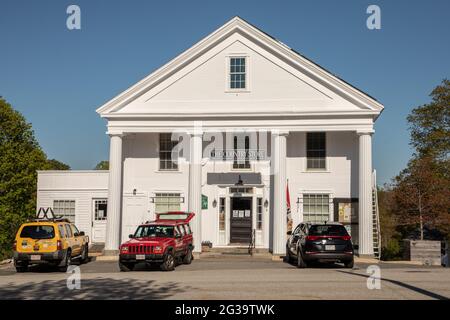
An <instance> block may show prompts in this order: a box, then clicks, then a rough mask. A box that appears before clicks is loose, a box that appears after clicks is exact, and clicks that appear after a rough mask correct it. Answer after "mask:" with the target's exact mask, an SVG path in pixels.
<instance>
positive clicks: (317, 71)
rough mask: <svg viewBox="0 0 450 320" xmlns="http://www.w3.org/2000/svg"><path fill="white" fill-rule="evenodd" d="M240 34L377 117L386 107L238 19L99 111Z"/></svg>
mask: <svg viewBox="0 0 450 320" xmlns="http://www.w3.org/2000/svg"><path fill="white" fill-rule="evenodd" d="M236 32H238V33H241V34H244V35H245V36H247V37H249V38H251V39H254V40H256V41H257V42H258V43H260V44H262V45H264V46H265V47H266V48H267V49H269V50H271V51H272V52H274V53H276V54H277V55H278V56H279V57H280V58H282V59H283V60H285V61H287V62H289V63H291V64H292V65H294V66H295V67H296V68H297V69H299V70H300V71H302V72H303V73H305V74H306V75H308V76H309V77H311V78H313V79H314V80H315V81H317V82H319V83H320V84H322V85H324V86H326V87H329V88H333V90H335V91H337V92H339V93H340V94H342V95H343V96H345V97H346V98H347V99H348V100H350V101H352V102H353V103H355V104H356V105H359V106H361V107H362V108H363V109H366V110H369V111H372V112H373V113H375V114H377V115H378V114H379V113H381V112H382V110H383V109H384V107H383V105H382V104H380V103H379V102H378V101H377V100H376V99H374V98H373V97H371V96H370V95H368V94H367V93H365V92H363V91H361V90H360V89H358V88H356V87H354V86H352V85H351V84H349V83H347V82H346V81H344V80H342V79H341V78H339V77H337V76H336V75H334V74H332V73H331V72H329V71H328V70H326V69H325V68H323V67H321V66H320V65H318V64H316V63H314V62H313V61H311V60H310V59H308V58H306V57H305V56H303V55H301V54H300V53H298V52H297V51H295V50H293V49H291V48H290V47H288V46H287V45H285V44H284V43H282V42H281V41H279V40H277V39H276V38H274V37H272V36H270V35H268V34H267V33H265V32H264V31H262V30H260V29H259V28H257V27H255V26H253V25H251V24H250V23H248V22H247V21H245V20H243V19H242V18H240V17H238V16H236V17H234V18H232V19H231V20H230V21H228V22H227V23H225V24H224V25H223V26H222V27H220V28H218V29H217V30H215V31H214V32H212V33H211V34H209V35H208V36H206V37H205V38H203V39H202V40H200V41H199V42H197V43H196V44H195V45H193V46H192V47H191V48H189V49H188V50H186V51H184V52H183V53H181V54H180V55H178V56H177V57H175V58H174V59H172V60H171V61H169V62H168V63H166V64H165V65H163V66H162V67H160V68H159V69H157V70H155V71H154V72H152V73H151V74H150V75H148V76H147V77H145V78H144V79H142V80H141V81H139V82H137V83H136V84H135V85H133V86H131V87H130V88H128V89H127V90H125V91H124V92H122V93H120V94H119V95H117V96H116V97H114V98H113V99H111V100H109V101H108V102H106V103H105V104H104V105H102V106H101V107H99V108H98V109H97V110H96V112H97V113H99V114H100V115H101V116H102V117H106V118H107V117H109V116H111V115H113V114H114V112H115V111H117V110H119V109H121V108H122V107H124V106H126V105H127V104H129V103H130V102H132V101H134V100H135V99H137V98H138V97H140V96H141V95H143V94H144V93H146V92H147V91H148V90H150V89H151V88H153V87H154V86H156V85H158V84H159V83H161V82H162V81H164V80H165V79H167V78H168V77H170V76H171V75H173V74H175V73H176V72H177V71H179V70H181V69H182V68H183V67H185V66H186V65H188V64H189V63H190V62H192V61H193V60H195V59H196V58H198V57H199V56H201V55H202V54H204V53H205V52H207V51H208V50H210V49H211V48H213V47H214V46H216V45H217V43H219V42H220V41H222V40H224V39H226V38H227V37H229V36H230V35H232V34H234V33H236Z"/></svg>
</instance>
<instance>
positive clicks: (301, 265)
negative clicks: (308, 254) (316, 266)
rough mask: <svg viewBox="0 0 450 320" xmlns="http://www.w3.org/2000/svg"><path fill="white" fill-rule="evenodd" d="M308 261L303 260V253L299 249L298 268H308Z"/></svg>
mask: <svg viewBox="0 0 450 320" xmlns="http://www.w3.org/2000/svg"><path fill="white" fill-rule="evenodd" d="M306 267H307V265H306V262H305V260H303V257H302V253H301V251H300V250H298V251H297V268H302V269H303V268H306Z"/></svg>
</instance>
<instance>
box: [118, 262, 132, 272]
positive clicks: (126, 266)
mask: <svg viewBox="0 0 450 320" xmlns="http://www.w3.org/2000/svg"><path fill="white" fill-rule="evenodd" d="M119 269H120V271H122V272H128V271H133V269H134V264H133V263H122V262H119Z"/></svg>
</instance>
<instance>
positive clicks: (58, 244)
mask: <svg viewBox="0 0 450 320" xmlns="http://www.w3.org/2000/svg"><path fill="white" fill-rule="evenodd" d="M56 249H57V250H62V242H61V240H58V241H56Z"/></svg>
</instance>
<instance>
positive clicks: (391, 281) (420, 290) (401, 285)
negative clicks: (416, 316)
mask: <svg viewBox="0 0 450 320" xmlns="http://www.w3.org/2000/svg"><path fill="white" fill-rule="evenodd" d="M336 271H337V272H342V273H346V274H350V275H354V276H359V277H364V278H369V277H370V276H369V275H365V274H360V273H355V272H350V271H343V270H336ZM380 280H381V281H386V282H390V283H392V284H395V285H397V286H400V287H403V288H406V289H409V290H412V291H415V292H417V293H420V294H423V295H425V296H428V297H430V298H433V299H437V300H449V298H448V297H445V296H441V295H440V294H438V293H434V292H431V291H428V290H425V289H422V288H419V287H415V286H413V285H410V284H407V283H404V282H401V281H398V280H392V279H386V278H381V279H380Z"/></svg>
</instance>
